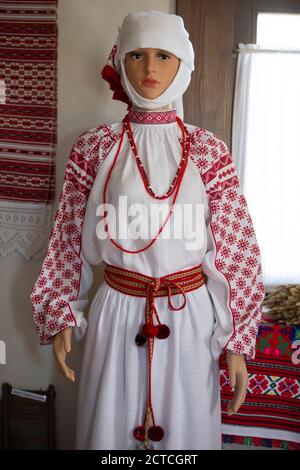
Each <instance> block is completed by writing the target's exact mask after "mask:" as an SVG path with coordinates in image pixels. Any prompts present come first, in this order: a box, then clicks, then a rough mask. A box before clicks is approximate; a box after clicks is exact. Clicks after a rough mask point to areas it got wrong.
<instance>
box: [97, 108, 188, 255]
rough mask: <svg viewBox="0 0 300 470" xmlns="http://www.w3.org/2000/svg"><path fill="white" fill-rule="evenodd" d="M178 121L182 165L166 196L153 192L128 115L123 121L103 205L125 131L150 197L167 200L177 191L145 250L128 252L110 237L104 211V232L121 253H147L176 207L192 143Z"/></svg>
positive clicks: (104, 201) (186, 130)
mask: <svg viewBox="0 0 300 470" xmlns="http://www.w3.org/2000/svg"><path fill="white" fill-rule="evenodd" d="M176 120H177V123H178V125H179V126H180V128H181V131H182V157H181V161H180V164H179V166H178V169H177V171H176V174H175V177H174V179H173V181H172V183H171V186H170V188H169V189H168V191H167V192H166V194H164V195H162V196H158V195H156V194H155V193H154V191H153V190H152V188H151V186H150V184H149V179H148V176H147V174H146V172H145V170H144V167H143V164H142V162H141V160H140V158H139V156H138V152H137V147H136V144H135V142H134V137H133V133H132V129H131V126H130V123H129V119H128V115H126V116H125V117H124V119H123V121H122V122H123V128H122V134H121V138H120V142H119V145H118V149H117V152H116V155H115V157H114V160H113V163H112V165H111V167H110V169H109V172H108V175H107V178H106V181H105V185H104V189H103V203H104V205H105V204H106V190H107V185H108V181H109V179H110V177H111V173H112V171H113V168H114V166H115V164H116V161H117V158H118V155H119V153H120V149H121V146H122V142H123V137H124V133H125V131H126V132H127V134H128V138H129V141H130V144H131V148H132V150H133V153H134V155H135V160H136V163H137V166H138V169H139V172H140V174H141V177H142V180H143V182H144V186H145V188H146V191H147V192H148V193H149V194H150V196H151V197H153V198H155V199H166V198H168V197H170V196H171V194H173V192H174V191H175V194H174V197H173V200H172V204H171V208H170V210H169V212H168V215H167V217H166V219H165V221H164V223H163V224H162V226H161V228H160V229H159V230H158V232H157V234H156V236H155V237H154V238H153V239H151V242H150V243H148V245H146V246H145V247H144V248H141V249H139V250H127V249H126V248H124V247H122V246H121V245H120V244H119V243H117V242H116V241H115V240H113V239H112V237H111V236H110V233H109V230H108V223H107V220H106V216H107V214H108V212H107V211H106V210H105V211H104V214H103V215H104V220H105V226H104V230H105V231H106V232H107V234H108V237H109V239H110V241H111V242H112V243H113V244H114V245H115V246H116V247H117V248H119V249H120V250H121V251H124V252H125V253H131V254H137V253H141V252H143V251H146V250H147V249H148V248H150V246H152V245H153V243H154V242H155V240H156V239H157V237H158V236H159V234H160V233H161V231H162V230H163V228H164V226H165V225H166V223H167V221H168V219H169V217H170V215H171V213H172V212H173V206H174V204H175V201H176V199H177V195H178V192H179V189H180V186H181V183H182V179H183V176H184V173H185V170H186V168H187V163H188V155H189V150H190V141H191V136H190V133H189V131H188V129H187V127H186V126H185V125H184V124H183V122H182V120H181V119H180V118H179V117H178V116H176ZM186 136H187V138H186Z"/></svg>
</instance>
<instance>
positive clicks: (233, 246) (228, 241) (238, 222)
mask: <svg viewBox="0 0 300 470" xmlns="http://www.w3.org/2000/svg"><path fill="white" fill-rule="evenodd" d="M191 159H192V160H193V161H194V163H195V164H196V166H197V167H198V169H199V171H200V174H201V177H202V180H203V182H204V184H205V187H206V191H207V194H208V197H209V203H210V212H211V220H210V230H211V236H212V237H213V240H214V245H215V266H216V269H217V270H218V271H219V272H220V273H222V274H223V276H224V287H226V288H227V289H229V307H230V311H231V314H232V321H233V333H232V335H231V337H230V338H229V340H228V342H227V344H226V346H225V348H224V349H225V350H227V351H231V352H235V353H239V354H245V356H246V359H254V357H255V344H256V336H257V331H258V326H259V323H260V318H261V314H262V311H261V303H262V301H263V298H264V284H263V278H262V268H261V262H260V250H259V247H258V245H257V240H256V236H255V233H254V229H253V224H252V220H251V217H250V214H249V211H248V206H247V202H246V199H245V197H244V195H243V194H242V192H241V188H240V183H239V179H238V176H237V173H236V169H235V166H234V163H233V159H232V156H231V155H230V153H229V151H228V148H227V146H226V144H225V143H224V142H223V141H222V140H220V139H219V138H218V137H217V136H216V135H215V134H213V133H212V132H210V131H207V130H206V129H202V128H196V130H195V131H194V132H193V140H192V146H191ZM226 284H227V286H226Z"/></svg>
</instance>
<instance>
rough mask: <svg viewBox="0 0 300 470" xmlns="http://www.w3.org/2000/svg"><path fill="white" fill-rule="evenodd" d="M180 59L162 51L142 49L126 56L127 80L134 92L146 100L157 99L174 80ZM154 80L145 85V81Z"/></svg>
mask: <svg viewBox="0 0 300 470" xmlns="http://www.w3.org/2000/svg"><path fill="white" fill-rule="evenodd" d="M179 65H180V59H178V57H176V56H175V55H174V54H171V52H168V51H165V50H163V49H151V48H142V49H135V50H134V51H130V52H128V53H127V54H126V59H125V66H126V72H127V76H128V80H129V81H130V83H131V85H132V86H133V88H134V89H135V91H136V92H137V93H138V94H139V95H141V96H142V97H143V98H146V99H150V100H151V99H152V100H153V99H155V98H158V97H159V96H160V95H161V94H162V93H163V92H164V91H165V90H166V89H167V88H168V86H169V85H170V84H171V82H172V81H173V80H174V78H175V76H176V73H177V71H178V69H179ZM147 79H148V80H156V82H155V83H147V82H145V80H147Z"/></svg>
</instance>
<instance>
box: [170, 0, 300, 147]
mask: <svg viewBox="0 0 300 470" xmlns="http://www.w3.org/2000/svg"><path fill="white" fill-rule="evenodd" d="M258 11H274V12H275V11H281V12H298V13H300V0H177V14H178V15H180V16H182V17H183V19H184V23H185V27H186V29H187V31H188V32H189V33H190V39H191V41H192V43H193V46H194V50H195V71H194V72H193V74H192V80H191V83H190V86H189V88H188V89H187V91H186V92H185V94H184V98H183V102H184V120H185V122H188V123H190V124H194V125H197V126H199V127H204V128H206V129H208V130H210V131H212V132H214V133H216V134H217V135H218V136H219V137H220V138H221V139H222V140H224V141H225V142H226V144H227V145H228V147H229V149H230V150H231V137H232V136H231V132H232V111H233V97H234V86H235V82H234V81H235V73H236V62H237V54H236V53H235V52H234V50H235V49H236V47H237V46H238V43H239V42H243V43H251V42H252V43H255V42H256V15H257V12H258Z"/></svg>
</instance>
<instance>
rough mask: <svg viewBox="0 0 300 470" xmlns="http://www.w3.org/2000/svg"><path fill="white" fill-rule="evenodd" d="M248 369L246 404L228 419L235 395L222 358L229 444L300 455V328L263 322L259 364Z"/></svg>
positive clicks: (225, 438) (224, 422)
mask: <svg viewBox="0 0 300 470" xmlns="http://www.w3.org/2000/svg"><path fill="white" fill-rule="evenodd" d="M246 363H247V369H248V378H249V384H248V390H247V397H246V400H245V401H244V403H243V405H242V406H241V408H240V410H239V412H238V413H236V414H234V415H232V416H228V415H227V413H226V409H227V405H228V403H229V401H230V400H231V398H232V396H233V391H232V390H231V386H230V384H229V374H228V368H227V363H226V357H225V355H224V354H223V355H222V356H221V357H220V369H221V371H220V372H221V376H220V383H221V404H222V430H223V442H232V443H240V444H247V445H256V446H264V447H280V448H282V449H298V450H300V325H299V326H289V325H280V324H275V323H272V321H270V322H268V321H267V320H263V321H262V323H261V325H260V327H259V331H258V335H257V341H256V356H255V359H253V360H251V361H246Z"/></svg>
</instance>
